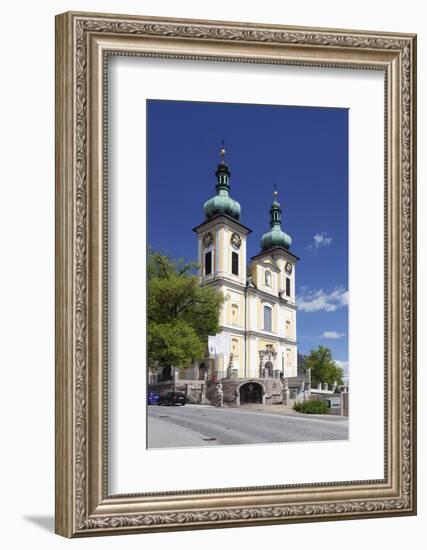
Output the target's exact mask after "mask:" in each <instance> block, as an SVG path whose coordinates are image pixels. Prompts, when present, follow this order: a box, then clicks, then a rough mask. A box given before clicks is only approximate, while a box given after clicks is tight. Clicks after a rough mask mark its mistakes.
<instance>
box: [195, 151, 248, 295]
mask: <svg viewBox="0 0 427 550" xmlns="http://www.w3.org/2000/svg"><path fill="white" fill-rule="evenodd" d="M220 154H221V161H220V163H219V164H218V166H217V169H216V171H215V175H216V185H215V191H216V194H215V195H214V196H213V197H212V198H210V199H209V200H207V201H206V202H205V204H204V205H203V211H204V214H205V221H204V222H203V223H201V224H200V225H198V226H197V227H195V228H194V229H193V231H195V232H196V233H197V238H198V263H199V266H200V267H199V277H200V282H201V284H206V283H212V282H214V281H218V280H228V281H230V282H233V283H234V284H235V285H243V286H244V285H246V237H247V235H248V234H249V233H250V232H251V230H250V229H249V228H248V227H245V226H244V225H243V224H242V223H241V222H240V212H241V209H240V204H239V203H238V202H237V201H235V200H234V199H233V198H231V196H230V178H231V172H230V168H229V166H228V165H227V164H226V162H225V149H224V145H223V146H222V148H221V152H220Z"/></svg>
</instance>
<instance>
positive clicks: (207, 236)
mask: <svg viewBox="0 0 427 550" xmlns="http://www.w3.org/2000/svg"><path fill="white" fill-rule="evenodd" d="M212 241H213V237H212V233H211V232H210V231H209V232H208V233H205V234H204V235H203V246H204V247H205V248H207V247H208V246H210V245H211V244H212Z"/></svg>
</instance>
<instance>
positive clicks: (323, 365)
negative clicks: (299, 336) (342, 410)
mask: <svg viewBox="0 0 427 550" xmlns="http://www.w3.org/2000/svg"><path fill="white" fill-rule="evenodd" d="M304 366H305V368H306V369H307V368H309V369H311V383H312V385H314V386H316V385H317V384H318V383H319V382H320V383H322V384H324V383H327V384H333V383H334V382H337V383H338V384H342V383H343V374H344V371H343V369H341V368H340V367H338V366H337V364H336V363H335V361H334V360H333V358H332V352H331V350H330V349H329V348H326V347H324V346H319V347H318V348H317V349H312V350H311V352H310V353H309V355H307V356H306V357H305V364H304Z"/></svg>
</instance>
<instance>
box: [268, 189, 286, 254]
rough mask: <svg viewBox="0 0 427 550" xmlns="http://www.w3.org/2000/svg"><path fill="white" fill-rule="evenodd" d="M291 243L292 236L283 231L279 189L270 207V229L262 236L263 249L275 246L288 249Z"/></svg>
mask: <svg viewBox="0 0 427 550" xmlns="http://www.w3.org/2000/svg"><path fill="white" fill-rule="evenodd" d="M291 244H292V239H291V237H290V236H289V235H288V234H287V233H285V232H284V231H282V210H281V208H280V203H279V202H278V200H277V191H275V192H274V200H273V203H272V205H271V208H270V231H269V232H268V233H264V235H263V236H262V239H261V249H262V250H267V249H268V248H274V247H275V246H282V247H283V248H286V249H287V250H288V249H289V248H290V246H291Z"/></svg>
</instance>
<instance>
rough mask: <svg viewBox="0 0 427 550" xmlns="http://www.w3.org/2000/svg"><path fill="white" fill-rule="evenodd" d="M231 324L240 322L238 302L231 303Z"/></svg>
mask: <svg viewBox="0 0 427 550" xmlns="http://www.w3.org/2000/svg"><path fill="white" fill-rule="evenodd" d="M231 324H232V325H238V324H239V306H238V305H237V304H231Z"/></svg>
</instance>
